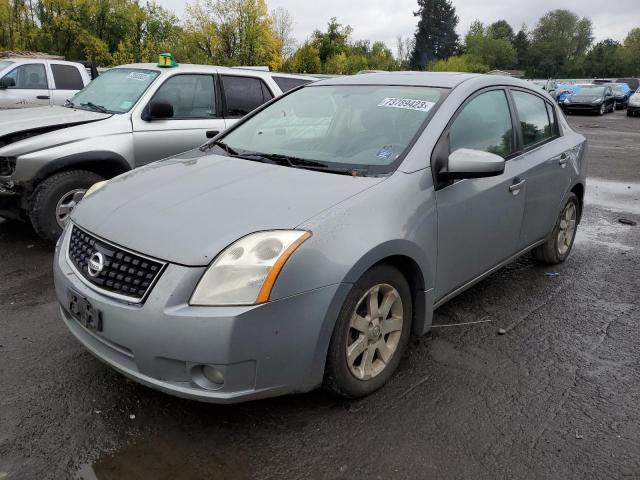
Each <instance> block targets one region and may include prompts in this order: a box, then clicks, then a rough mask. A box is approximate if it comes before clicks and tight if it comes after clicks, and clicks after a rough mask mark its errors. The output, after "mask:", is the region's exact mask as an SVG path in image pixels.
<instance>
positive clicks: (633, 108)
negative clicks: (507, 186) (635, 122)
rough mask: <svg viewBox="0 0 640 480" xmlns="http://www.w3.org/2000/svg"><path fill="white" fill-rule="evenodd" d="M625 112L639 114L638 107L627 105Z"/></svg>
mask: <svg viewBox="0 0 640 480" xmlns="http://www.w3.org/2000/svg"><path fill="white" fill-rule="evenodd" d="M627 110H629V111H630V112H640V105H631V104H629V106H628V107H627Z"/></svg>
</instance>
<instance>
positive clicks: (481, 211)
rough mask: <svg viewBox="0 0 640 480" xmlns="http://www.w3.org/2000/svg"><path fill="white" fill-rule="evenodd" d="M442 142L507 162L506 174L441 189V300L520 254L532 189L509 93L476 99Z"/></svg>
mask: <svg viewBox="0 0 640 480" xmlns="http://www.w3.org/2000/svg"><path fill="white" fill-rule="evenodd" d="M440 142H448V147H445V151H446V154H447V155H448V154H449V153H451V152H454V151H456V150H458V149H460V148H471V149H475V150H481V151H486V152H491V153H495V154H497V155H500V156H501V157H503V158H505V159H506V160H507V161H506V164H505V171H504V173H502V174H501V175H498V176H495V177H488V178H475V179H465V180H460V181H456V182H453V183H450V184H444V185H441V186H439V187H438V190H437V191H436V202H437V208H438V259H437V272H436V288H435V289H436V300H440V299H442V298H444V297H446V296H448V295H449V294H451V293H453V292H455V291H456V290H457V289H458V288H459V287H462V286H464V285H465V284H466V283H468V282H470V281H472V280H474V279H475V278H477V277H478V276H480V275H482V274H483V273H485V272H487V271H489V270H490V269H491V268H492V267H494V266H496V265H498V264H500V263H501V262H502V261H504V260H506V259H508V258H510V257H511V256H513V255H514V254H515V253H516V251H517V249H518V238H519V235H520V227H521V223H522V217H523V214H524V205H525V190H526V186H525V183H524V181H523V179H522V173H523V171H524V169H523V165H522V164H521V162H519V161H518V160H517V158H514V155H516V151H517V140H516V135H515V133H514V124H513V112H512V107H511V105H510V102H509V97H508V95H507V92H506V90H505V89H503V88H493V89H488V90H484V91H481V92H479V93H476V94H474V95H473V96H472V97H470V98H469V99H468V100H467V101H466V103H465V104H464V105H463V106H462V107H461V108H460V110H458V113H456V116H455V117H454V120H453V121H452V123H451V125H450V126H449V127H448V130H447V131H446V132H445V136H444V137H443V138H442V139H441V140H440ZM437 148H438V149H440V148H441V147H440V144H439V146H438V147H437Z"/></svg>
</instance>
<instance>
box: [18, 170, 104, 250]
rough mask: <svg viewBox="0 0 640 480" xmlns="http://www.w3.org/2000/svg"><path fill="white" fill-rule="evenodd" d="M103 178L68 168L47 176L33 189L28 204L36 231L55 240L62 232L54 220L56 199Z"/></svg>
mask: <svg viewBox="0 0 640 480" xmlns="http://www.w3.org/2000/svg"><path fill="white" fill-rule="evenodd" d="M101 180H104V178H103V177H101V176H99V175H97V174H95V173H93V172H89V171H85V170H70V171H66V172H60V173H57V174H54V175H52V176H51V177H48V178H47V179H45V180H44V181H43V182H41V183H40V184H39V185H38V186H37V187H36V189H35V191H34V193H33V196H32V197H31V202H30V206H29V217H30V219H31V224H32V225H33V228H34V230H35V231H36V233H37V234H38V235H39V236H40V237H42V238H44V239H45V240H50V241H55V240H57V238H58V237H59V236H60V234H61V233H62V229H61V228H60V225H58V222H57V220H56V206H57V204H58V201H59V200H60V199H61V198H62V197H63V196H64V195H66V194H67V193H69V192H71V191H73V190H76V189H88V188H89V187H91V186H92V185H93V184H95V183H97V182H99V181H101Z"/></svg>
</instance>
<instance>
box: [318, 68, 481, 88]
mask: <svg viewBox="0 0 640 480" xmlns="http://www.w3.org/2000/svg"><path fill="white" fill-rule="evenodd" d="M480 76H481V75H479V74H475V73H450V72H385V73H363V74H361V75H348V76H344V77H336V78H329V79H326V80H320V81H318V82H316V83H314V84H313V85H401V86H402V85H406V86H418V87H437V88H455V87H456V86H458V85H460V84H461V83H462V82H465V81H467V80H470V79H472V78H477V77H480Z"/></svg>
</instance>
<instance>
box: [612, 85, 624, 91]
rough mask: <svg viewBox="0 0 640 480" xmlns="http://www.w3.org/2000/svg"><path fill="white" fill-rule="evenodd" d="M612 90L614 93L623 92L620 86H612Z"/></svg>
mask: <svg viewBox="0 0 640 480" xmlns="http://www.w3.org/2000/svg"><path fill="white" fill-rule="evenodd" d="M613 89H614V90H615V91H616V92H624V87H623V86H622V85H614V86H613Z"/></svg>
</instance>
